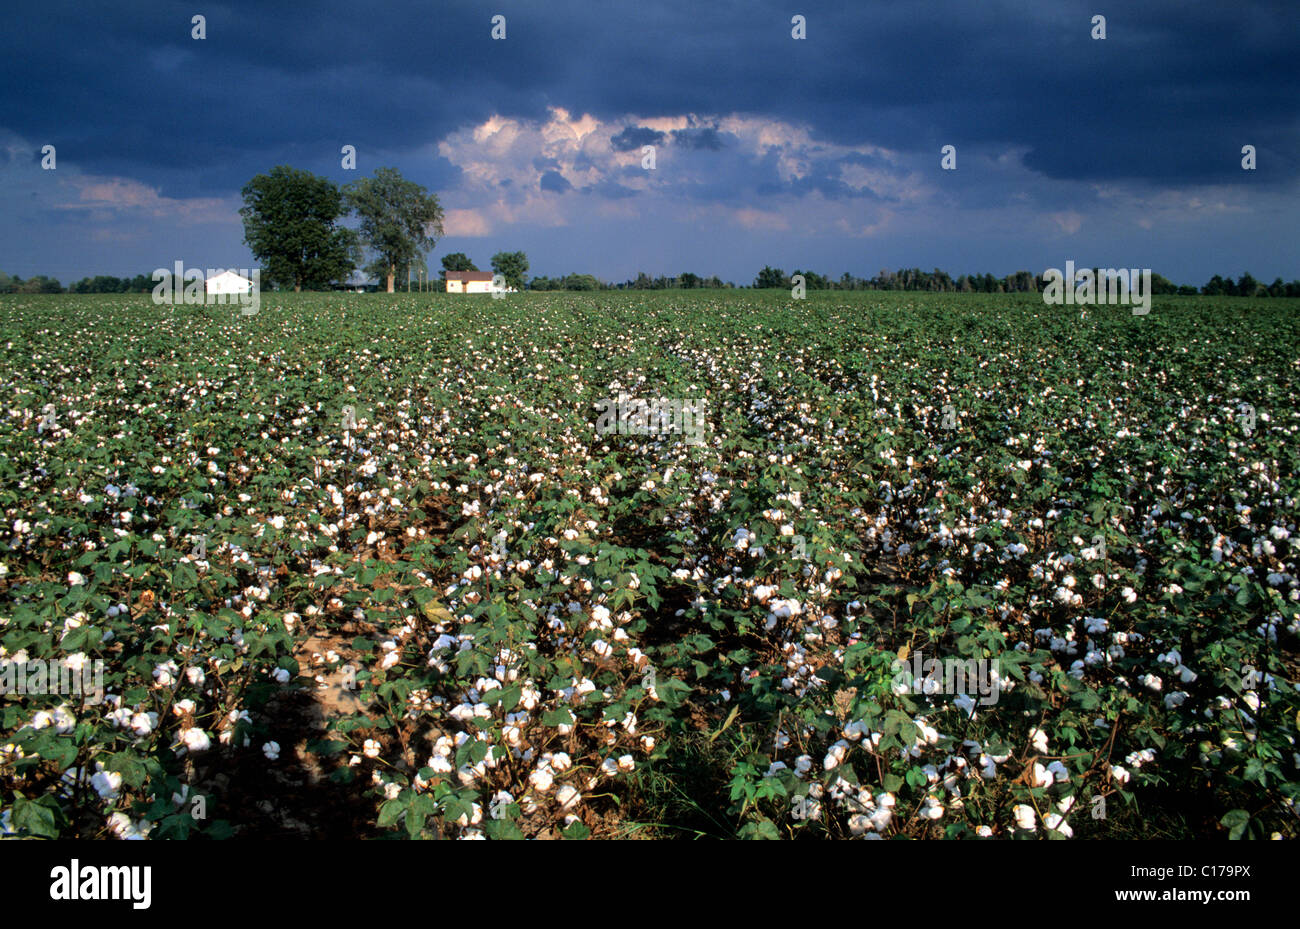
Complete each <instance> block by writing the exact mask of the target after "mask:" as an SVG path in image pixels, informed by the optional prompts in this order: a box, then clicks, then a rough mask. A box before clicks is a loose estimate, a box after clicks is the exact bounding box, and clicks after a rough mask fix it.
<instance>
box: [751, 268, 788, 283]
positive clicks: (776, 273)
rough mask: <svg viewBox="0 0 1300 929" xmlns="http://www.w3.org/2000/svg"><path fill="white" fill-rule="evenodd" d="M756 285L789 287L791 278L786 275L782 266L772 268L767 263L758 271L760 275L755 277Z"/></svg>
mask: <svg viewBox="0 0 1300 929" xmlns="http://www.w3.org/2000/svg"><path fill="white" fill-rule="evenodd" d="M754 286H755V287H789V286H790V279H789V278H788V277H786V276H785V272H784V271H782V270H781V269H780V268H772V267H769V266H767V265H764V266H763V270H762V271H759V272H758V277H756V278H754Z"/></svg>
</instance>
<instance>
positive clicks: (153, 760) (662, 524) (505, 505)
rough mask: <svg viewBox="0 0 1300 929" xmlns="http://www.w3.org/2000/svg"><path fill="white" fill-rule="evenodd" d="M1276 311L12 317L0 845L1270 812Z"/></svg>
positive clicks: (704, 296) (834, 830) (429, 308)
mask: <svg viewBox="0 0 1300 929" xmlns="http://www.w3.org/2000/svg"><path fill="white" fill-rule="evenodd" d="M1297 310H1300V306H1297V301H1294V300H1284V299H1274V300H1264V301H1259V302H1255V301H1251V300H1247V299H1244V298H1243V299H1237V298H1163V299H1162V298H1157V299H1156V301H1155V303H1154V306H1153V309H1152V311H1151V312H1150V314H1149V315H1146V316H1134V315H1132V314H1131V313H1129V312H1128V311H1127V309H1126V308H1123V307H1115V308H1109V307H1101V308H1099V310H1098V311H1097V312H1090V313H1088V314H1087V317H1086V318H1083V319H1081V318H1080V316H1079V314H1078V313H1077V312H1072V311H1069V310H1068V309H1065V308H1060V307H1050V306H1045V305H1044V304H1043V302H1042V300H1041V298H1037V297H1034V296H1023V297H1021V296H1003V295H998V296H991V295H989V296H963V295H952V294H935V295H927V294H920V293H881V292H862V293H853V292H832V291H825V292H815V293H813V294H811V295H810V296H809V298H808V299H806V300H791V299H789V295H788V293H784V292H776V293H773V292H750V291H745V290H740V291H729V292H725V293H722V292H716V291H703V292H672V293H666V292H656V293H654V294H647V293H644V292H638V293H631V292H629V293H612V294H611V293H593V294H573V293H545V294H512V295H510V296H509V297H507V298H506V299H502V300H494V299H491V298H489V297H482V298H478V297H456V296H447V295H421V296H416V295H356V294H346V295H327V294H312V295H309V294H302V295H292V294H290V295H280V294H266V295H263V300H262V306H261V311H260V312H259V313H257V314H256V315H244V314H241V313H239V312H238V310H237V308H231V307H228V306H202V305H199V306H155V305H153V304H152V303H151V302H150V300H149V298H148V297H147V296H141V297H129V296H103V297H101V296H78V297H72V296H68V297H36V296H24V295H16V296H11V297H5V298H0V351H2V352H3V359H2V360H3V364H2V365H0V377H3V379H4V390H3V400H2V402H0V507H2V508H3V513H2V514H0V517H2V519H0V683H3V689H4V691H5V693H4V695H3V696H2V697H0V707H2V708H3V719H2V720H0V723H2V725H0V785H2V786H3V793H2V794H0V803H2V804H3V812H2V813H0V828H2V829H3V832H4V834H6V835H30V836H45V837H53V836H65V837H96V838H120V839H157V838H184V837H188V836H196V835H205V836H211V837H218V838H219V837H226V836H250V837H271V836H282V837H301V838H312V837H324V836H349V837H377V836H381V835H385V834H390V833H391V834H394V835H398V836H410V837H414V838H447V839H483V838H520V837H527V838H566V839H579V838H587V837H592V838H693V837H714V838H731V837H742V838H836V839H864V840H871V839H874V840H879V839H893V838H898V837H908V838H994V839H1050V838H1076V839H1086V838H1099V837H1186V836H1191V837H1211V836H1218V835H1223V836H1228V835H1231V836H1233V837H1256V838H1265V839H1267V838H1273V837H1286V838H1293V837H1295V836H1296V835H1297V832H1298V831H1300V830H1298V826H1300V822H1298V820H1297V812H1296V809H1295V800H1296V793H1297V786H1298V785H1300V746H1297V744H1296V733H1297V727H1298V725H1300V700H1297V696H1296V692H1295V686H1294V685H1295V680H1296V670H1297V644H1298V642H1300V619H1298V618H1297V617H1300V572H1298V571H1297V556H1298V551H1297V550H1298V549H1300V526H1298V525H1297V522H1298V520H1297V512H1298V508H1297V499H1296V498H1297V495H1298V494H1300V487H1298V486H1297V473H1296V463H1297V447H1298V446H1297V436H1296V432H1297V428H1298V427H1300V415H1297V412H1296V409H1295V402H1294V397H1295V394H1296V388H1297V380H1300V314H1297ZM615 411H617V415H615ZM602 416H604V417H605V420H604V421H602ZM615 421H617V423H618V428H614V427H613V426H612V425H611V424H612V423H613V422H615ZM927 662H928V663H927ZM936 668H938V669H942V670H945V671H946V672H947V673H946V675H945V674H931V673H930V672H931V670H933V669H936ZM33 669H38V670H39V671H40V674H39V676H38V675H37V674H36V671H35V670H33ZM51 669H54V670H58V671H59V673H52V671H51ZM62 670H66V671H67V673H66V674H63V673H62ZM954 670H955V671H956V672H957V673H955V674H954V673H952V672H954ZM92 672H94V673H92Z"/></svg>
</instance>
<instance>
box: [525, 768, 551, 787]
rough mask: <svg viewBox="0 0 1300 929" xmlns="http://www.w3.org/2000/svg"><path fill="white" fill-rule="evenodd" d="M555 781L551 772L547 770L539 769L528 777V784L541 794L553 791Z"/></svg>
mask: <svg viewBox="0 0 1300 929" xmlns="http://www.w3.org/2000/svg"><path fill="white" fill-rule="evenodd" d="M554 780H555V778H554V776H553V775H552V774H551V772H550V771H549V770H548V769H546V768H540V767H539V768H538V769H536V770H535V771H533V772H532V773H531V774H529V775H528V783H529V784H531V785H532V786H533V789H534V790H537V791H538V792H540V793H546V791H548V790H550V789H551V784H552V782H553V781H554Z"/></svg>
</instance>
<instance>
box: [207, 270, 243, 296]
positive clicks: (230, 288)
mask: <svg viewBox="0 0 1300 929" xmlns="http://www.w3.org/2000/svg"><path fill="white" fill-rule="evenodd" d="M204 283H205V285H206V287H207V291H208V293H210V294H246V293H249V292H250V291H251V290H252V289H253V282H252V281H250V280H249V279H248V278H246V277H241V276H240V275H238V274H236V273H235V272H234V271H222V272H221V273H220V274H214V275H213V276H212V277H210V278H208V279H207V281H205V282H204Z"/></svg>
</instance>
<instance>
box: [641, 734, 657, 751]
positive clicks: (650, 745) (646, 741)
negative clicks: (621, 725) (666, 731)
mask: <svg viewBox="0 0 1300 929" xmlns="http://www.w3.org/2000/svg"><path fill="white" fill-rule="evenodd" d="M641 747H642V748H643V749H645V751H647V752H652V751H654V750H655V740H654V737H653V736H648V735H643V736H641Z"/></svg>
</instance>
